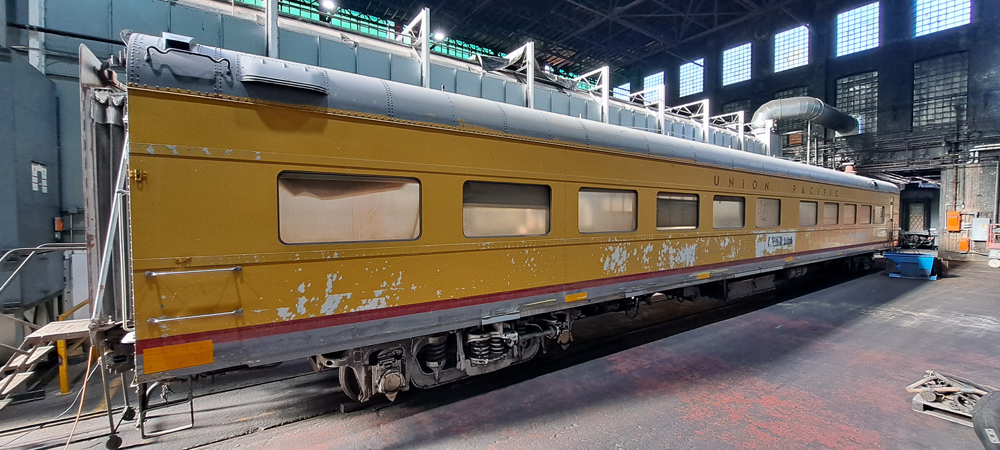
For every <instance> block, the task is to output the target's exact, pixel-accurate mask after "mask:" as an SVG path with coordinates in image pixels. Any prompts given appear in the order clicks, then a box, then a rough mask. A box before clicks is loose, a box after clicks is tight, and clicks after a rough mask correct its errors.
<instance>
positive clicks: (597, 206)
mask: <svg viewBox="0 0 1000 450" xmlns="http://www.w3.org/2000/svg"><path fill="white" fill-rule="evenodd" d="M637 197H638V194H637V193H636V192H635V191H619V190H611V189H590V188H582V189H580V232H581V233H609V232H614V231H635V225H636V199H637Z"/></svg>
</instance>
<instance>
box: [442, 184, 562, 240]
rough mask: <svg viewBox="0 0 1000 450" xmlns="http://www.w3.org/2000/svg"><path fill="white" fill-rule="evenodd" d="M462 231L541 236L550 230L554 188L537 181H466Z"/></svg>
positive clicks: (469, 234)
mask: <svg viewBox="0 0 1000 450" xmlns="http://www.w3.org/2000/svg"><path fill="white" fill-rule="evenodd" d="M462 196H463V202H462V230H463V231H464V232H465V236H466V237H487V236H491V237H500V236H538V235H543V234H548V232H549V210H550V205H551V203H552V190H551V189H550V188H549V187H548V186H542V185H534V184H513V183H491V182H486V181H466V182H465V187H464V188H463V195H462Z"/></svg>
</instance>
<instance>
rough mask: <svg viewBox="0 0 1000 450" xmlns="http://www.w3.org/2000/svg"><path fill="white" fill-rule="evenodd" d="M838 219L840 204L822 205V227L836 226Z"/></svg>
mask: <svg viewBox="0 0 1000 450" xmlns="http://www.w3.org/2000/svg"><path fill="white" fill-rule="evenodd" d="M839 218H840V204H839V203H824V204H823V225H836V224H837V223H838V222H837V219H839Z"/></svg>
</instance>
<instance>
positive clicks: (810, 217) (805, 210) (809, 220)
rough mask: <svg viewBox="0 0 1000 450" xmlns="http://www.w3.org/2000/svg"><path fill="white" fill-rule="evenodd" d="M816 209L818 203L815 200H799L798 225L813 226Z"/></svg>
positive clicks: (815, 220)
mask: <svg viewBox="0 0 1000 450" xmlns="http://www.w3.org/2000/svg"><path fill="white" fill-rule="evenodd" d="M818 209H819V204H817V203H816V202H799V226H803V227H811V226H815V225H816V223H817V213H818Z"/></svg>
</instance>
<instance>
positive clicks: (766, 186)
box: [712, 175, 771, 191]
mask: <svg viewBox="0 0 1000 450" xmlns="http://www.w3.org/2000/svg"><path fill="white" fill-rule="evenodd" d="M726 182H727V183H728V184H729V187H736V185H737V184H739V185H740V187H741V189H746V188H747V179H746V178H740V179H739V180H737V179H736V178H735V177H729V178H727V180H726ZM712 184H714V185H716V186H719V185H720V184H722V177H720V176H719V175H713V176H712ZM749 184H750V188H752V189H753V190H755V191H756V190H760V189H762V188H763V190H765V191H769V190H771V182H770V181H764V182H760V181H758V180H754V179H751V180H750V183H749Z"/></svg>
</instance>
